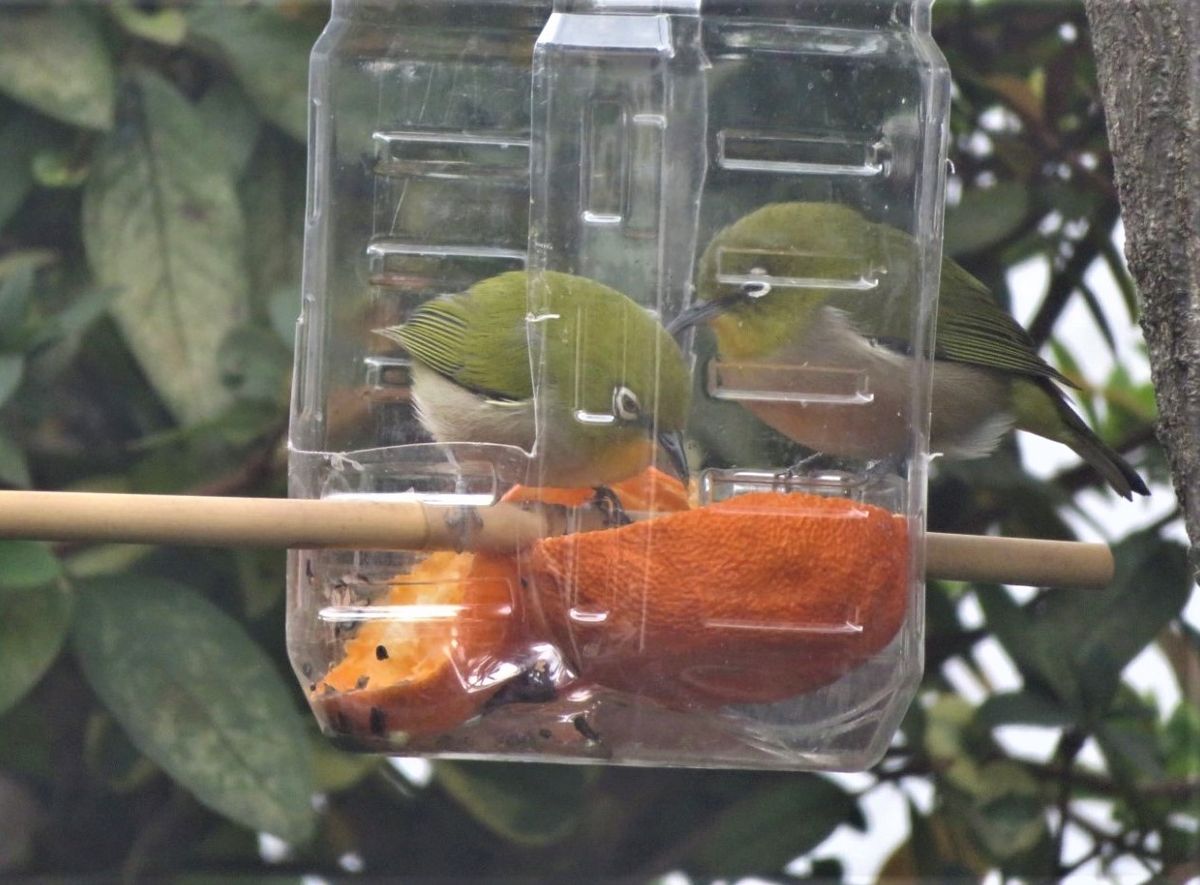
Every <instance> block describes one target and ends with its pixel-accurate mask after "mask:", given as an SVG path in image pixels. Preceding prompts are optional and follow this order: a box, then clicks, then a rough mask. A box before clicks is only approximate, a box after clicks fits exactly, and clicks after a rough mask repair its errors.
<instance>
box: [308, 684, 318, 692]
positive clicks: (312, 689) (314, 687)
mask: <svg viewBox="0 0 1200 885" xmlns="http://www.w3.org/2000/svg"><path fill="white" fill-rule="evenodd" d="M308 690H309V692H310V693H311V692H314V691H316V690H317V683H315V682H310V683H308Z"/></svg>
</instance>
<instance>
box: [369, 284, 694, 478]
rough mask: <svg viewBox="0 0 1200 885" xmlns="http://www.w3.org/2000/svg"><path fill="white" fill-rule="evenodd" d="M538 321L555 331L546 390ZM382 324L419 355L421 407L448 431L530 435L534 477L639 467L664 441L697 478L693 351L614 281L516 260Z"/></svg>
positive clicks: (545, 354) (450, 434) (512, 438)
mask: <svg viewBox="0 0 1200 885" xmlns="http://www.w3.org/2000/svg"><path fill="white" fill-rule="evenodd" d="M531 285H532V286H534V287H535V289H534V292H535V295H536V298H537V302H538V304H539V305H540V307H541V308H542V311H541V315H540V316H538V317H530V315H529V308H528V305H529V303H530V300H529V289H530V286H531ZM531 322H536V323H537V325H538V329H537V332H538V333H541V334H542V335H543V336H544V337H543V338H542V339H541V342H542V343H541V347H540V357H541V360H542V366H541V367H540V372H539V373H538V379H539V386H538V389H537V392H536V395H535V390H534V387H535V385H534V370H533V369H532V368H531V364H530V347H529V329H530V323H531ZM376 331H377V332H378V333H379V334H381V335H383V336H385V337H387V338H389V339H391V340H393V341H396V342H398V343H399V344H401V345H402V346H403V347H404V348H405V350H407V351H408V353H409V355H410V356H411V358H412V396H413V401H414V402H415V404H416V408H417V416H418V418H419V420H420V421H421V423H422V424H423V425H424V427H425V429H426V430H428V431H429V433H430V435H432V436H433V438H434V439H435V440H437V441H438V442H443V443H449V442H474V443H494V444H500V445H509V446H516V447H519V448H521V449H524V450H525V451H527V452H530V453H531V454H532V455H533V456H534V461H533V466H534V473H533V475H532V476H531V480H532V481H534V482H536V484H538V485H543V486H555V487H564V488H581V487H603V486H606V485H607V484H610V483H614V482H619V481H620V480H622V479H627V478H629V477H631V476H634V475H635V474H637V473H640V472H641V471H642V470H644V469H645V468H646V467H648V466H650V465H651V464H652V463H654V459H655V454H656V444H657V445H661V446H662V449H663V451H664V452H665V453H666V454H667V455H668V457H669V459H670V461H671V463H672V464H673V466H674V467H675V469H676V470H677V472H678V473H679V474H680V475H681V476H682V477H684V478H685V479H686V476H687V462H686V460H685V458H684V450H683V444H682V433H683V428H684V426H685V424H686V422H687V412H688V402H689V396H690V392H691V381H690V378H689V372H688V366H687V363H686V361H685V359H684V356H683V353H682V352H681V351H680V349H679V345H678V344H677V343H676V342H675V340H674V338H672V337H671V336H670V335H669V334H668V333H667V332H666V330H665V329H664V328H663V327H662V326H661V325H660V324H659V322H658V320H657V319H656V318H655V317H654V315H653V314H651V313H650V312H649V311H648V310H646V309H645V308H643V307H641V306H640V305H638V304H637V303H636V302H634V301H633V300H632V299H630V298H629V297H628V296H626V295H624V294H622V293H620V292H618V291H616V290H615V289H611V288H609V287H608V286H605V285H603V284H601V283H598V282H596V281H595V280H590V279H587V278H584V277H579V276H573V275H571V274H563V273H555V272H552V271H543V272H539V273H536V274H530V273H528V272H525V271H513V272H510V273H505V274H501V275H499V276H495V277H491V278H489V279H486V280H483V281H481V282H479V283H476V284H475V285H473V286H472V287H471V288H469V289H468V290H466V291H465V292H461V293H456V294H452V295H443V296H441V297H439V298H435V299H433V300H431V301H428V302H426V303H424V304H422V305H421V306H420V307H418V308H417V309H416V310H415V311H413V313H412V315H411V316H410V317H409V319H408V322H406V323H404V324H403V325H400V326H391V327H388V328H385V329H377V330H376ZM535 401H536V402H535ZM535 405H536V410H537V411H536V415H535ZM539 427H540V428H541V433H540V434H539V433H538V428H539Z"/></svg>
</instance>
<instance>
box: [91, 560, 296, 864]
mask: <svg viewBox="0 0 1200 885" xmlns="http://www.w3.org/2000/svg"><path fill="white" fill-rule="evenodd" d="M78 606H79V615H78V617H77V618H76V620H75V629H74V647H75V652H76V655H77V656H78V658H79V663H80V666H81V667H82V669H83V673H84V675H85V676H86V677H87V680H88V682H90V683H91V685H92V688H93V689H95V691H96V694H98V695H99V696H100V698H101V700H102V701H103V702H104V704H105V706H107V707H108V709H109V711H110V712H111V713H112V714H113V716H114V717H115V718H116V720H117V721H118V722H120V723H121V725H122V727H123V728H124V729H125V731H126V732H127V733H128V734H129V737H130V739H131V740H132V741H133V743H134V745H135V746H136V747H137V748H138V749H139V750H140V751H141V752H142V753H144V754H145V755H146V756H148V757H149V758H150V759H151V760H153V761H154V762H155V763H157V764H158V765H159V766H160V767H161V768H163V769H164V770H165V771H166V772H167V773H168V774H170V775H171V777H173V778H174V779H175V780H177V781H178V782H179V783H181V784H182V785H183V786H185V787H187V789H189V790H190V791H191V792H192V793H193V794H194V795H195V796H196V798H197V799H199V800H200V801H201V802H203V803H204V804H206V805H208V806H209V807H210V808H212V809H214V810H215V811H217V812H219V813H221V814H224V815H226V816H227V817H229V818H231V819H232V820H235V821H237V822H238V823H241V824H243V825H244V826H247V827H251V828H254V829H256V830H263V831H266V832H269V833H274V834H275V835H277V836H279V837H281V838H283V839H285V840H288V841H290V842H303V841H304V840H306V839H307V838H308V837H309V836H310V835H311V833H312V830H313V825H314V816H313V811H312V807H311V805H310V801H309V800H310V795H311V793H312V769H311V765H310V757H309V749H308V742H307V740H306V734H305V728H304V721H303V720H302V719H301V717H300V715H299V714H298V713H297V711H296V708H295V705H294V704H293V702H292V697H291V692H289V690H288V688H287V686H286V685H285V684H284V681H283V679H282V678H281V676H280V674H279V672H278V671H277V670H276V669H275V668H274V666H273V665H272V663H271V661H270V659H268V658H267V656H266V654H265V653H264V652H263V651H262V649H260V648H259V647H258V646H257V645H256V644H255V643H254V642H253V641H252V640H251V639H250V637H249V636H247V635H246V633H245V631H244V630H243V628H242V627H241V625H240V624H238V623H237V621H235V620H233V619H232V618H231V617H229V616H228V615H226V614H225V613H224V612H222V611H221V610H220V609H218V608H216V607H215V606H214V605H213V604H212V603H210V602H208V601H207V600H205V599H204V598H203V597H201V596H199V595H198V594H196V593H195V592H194V591H192V590H190V589H189V588H187V587H184V586H181V585H179V584H175V583H172V582H170V581H166V580H163V579H158V578H145V577H135V576H125V577H121V578H104V579H95V580H92V581H88V582H86V583H84V584H81V585H80V593H79V600H78Z"/></svg>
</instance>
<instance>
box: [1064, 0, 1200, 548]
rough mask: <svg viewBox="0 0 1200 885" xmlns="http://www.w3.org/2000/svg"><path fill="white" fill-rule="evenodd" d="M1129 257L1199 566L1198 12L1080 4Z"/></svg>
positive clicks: (1141, 2) (1175, 4)
mask: <svg viewBox="0 0 1200 885" xmlns="http://www.w3.org/2000/svg"><path fill="white" fill-rule="evenodd" d="M1085 5H1086V7H1087V14H1088V20H1089V23H1090V25H1091V32H1092V44H1093V46H1094V49H1095V54H1096V64H1097V68H1098V71H1099V78H1100V89H1101V92H1102V94H1103V97H1104V106H1105V110H1106V115H1107V119H1108V132H1109V141H1110V144H1111V146H1112V153H1113V160H1114V163H1115V166H1116V179H1117V191H1118V193H1119V195H1120V199H1121V209H1122V213H1123V215H1124V219H1125V232H1126V238H1125V253H1126V257H1127V258H1128V259H1129V269H1130V271H1131V272H1132V274H1133V277H1134V279H1135V280H1136V281H1137V285H1138V289H1139V290H1140V293H1141V297H1142V320H1141V322H1142V330H1143V332H1144V333H1145V336H1146V343H1147V345H1148V346H1149V351H1150V369H1151V372H1152V374H1153V378H1154V388H1155V393H1156V397H1157V400H1158V411H1159V423H1158V438H1159V441H1160V442H1161V443H1162V446H1163V448H1164V449H1165V450H1166V453H1167V460H1168V463H1169V464H1170V467H1171V475H1172V477H1173V479H1174V482H1175V492H1176V494H1177V495H1178V496H1179V501H1180V504H1181V506H1182V508H1183V512H1184V518H1185V521H1186V524H1187V531H1188V537H1189V538H1191V540H1192V562H1193V565H1194V566H1196V565H1200V556H1197V552H1198V551H1200V2H1197V0H1085Z"/></svg>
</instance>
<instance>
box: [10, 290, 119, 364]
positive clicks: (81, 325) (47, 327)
mask: <svg viewBox="0 0 1200 885" xmlns="http://www.w3.org/2000/svg"><path fill="white" fill-rule="evenodd" d="M116 294H117V290H116V289H115V288H111V287H110V288H107V289H89V290H87V291H85V292H83V293H82V294H79V295H77V296H76V297H75V299H74V300H73V301H72V302H71V303H70V304H68V305H67V306H66V307H64V308H63V309H62V310H60V311H59V312H58V313H56V314H53V315H52V316H50V317H48V318H47V319H46V320H45V321H44V322H43V323H42V324H41V325H40V326H39V327H38V328H37V331H36V334H35V335H34V336H33V338H32V339H31V341H30V349H33V348H36V347H41V346H42V345H44V344H49V343H51V342H54V341H57V340H58V339H60V338H67V337H70V336H72V335H78V334H81V333H83V332H85V331H87V329H88V327H89V326H91V324H92V323H94V322H95V321H96V320H98V319H100V317H101V316H103V315H104V311H105V310H107V309H108V308H109V307H110V306H111V305H112V301H113V298H114V297H115V296H116Z"/></svg>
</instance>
